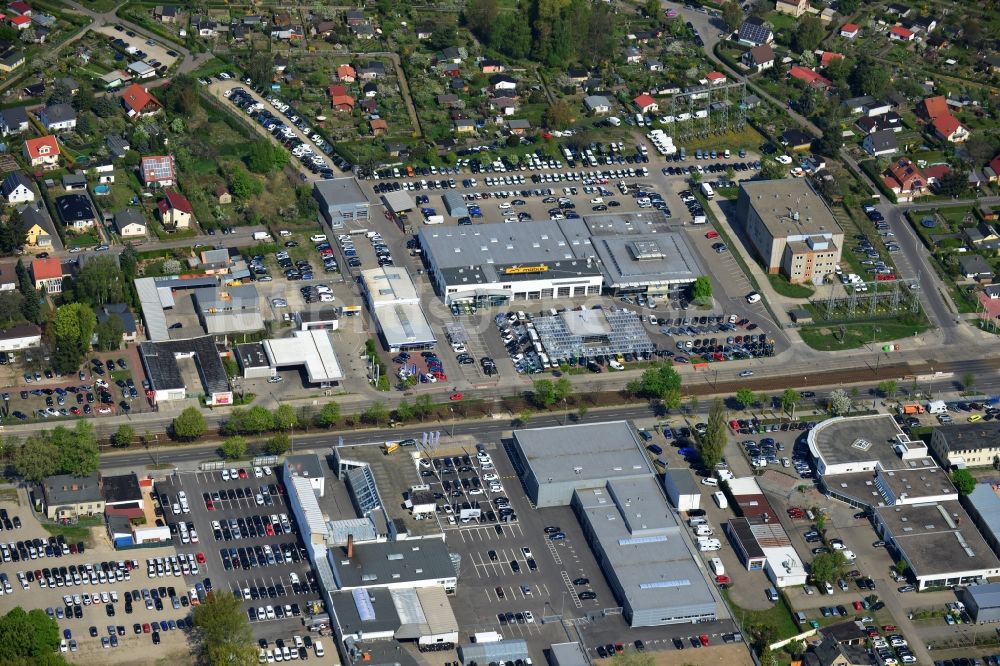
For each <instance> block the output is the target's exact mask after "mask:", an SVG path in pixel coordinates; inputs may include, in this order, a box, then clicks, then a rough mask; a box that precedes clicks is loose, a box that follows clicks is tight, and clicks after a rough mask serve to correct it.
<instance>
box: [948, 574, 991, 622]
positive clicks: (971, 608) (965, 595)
mask: <svg viewBox="0 0 1000 666" xmlns="http://www.w3.org/2000/svg"><path fill="white" fill-rule="evenodd" d="M956 593H957V594H958V598H959V600H960V601H962V603H964V604H965V610H966V611H967V612H968V613H969V615H971V616H972V619H973V620H974V621H975V622H977V623H979V624H983V623H984V622H1000V583H988V584H986V585H970V586H969V587H960V588H958V589H957V590H956Z"/></svg>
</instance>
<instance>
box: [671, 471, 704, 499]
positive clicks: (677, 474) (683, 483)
mask: <svg viewBox="0 0 1000 666" xmlns="http://www.w3.org/2000/svg"><path fill="white" fill-rule="evenodd" d="M667 476H669V477H670V478H671V479H672V480H673V482H674V487H675V488H677V491H678V492H679V493H681V494H682V495H700V494H701V490H700V489H699V488H698V484H697V483H695V481H694V475H693V474H692V473H691V470H689V469H680V468H673V467H671V468H668V469H667Z"/></svg>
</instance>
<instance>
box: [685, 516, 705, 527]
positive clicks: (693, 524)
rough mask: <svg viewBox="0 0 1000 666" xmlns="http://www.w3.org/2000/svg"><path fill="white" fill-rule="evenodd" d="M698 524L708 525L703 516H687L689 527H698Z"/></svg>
mask: <svg viewBox="0 0 1000 666" xmlns="http://www.w3.org/2000/svg"><path fill="white" fill-rule="evenodd" d="M699 525H708V521H707V520H705V519H704V518H688V526H689V527H698V526H699Z"/></svg>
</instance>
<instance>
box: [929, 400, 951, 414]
mask: <svg viewBox="0 0 1000 666" xmlns="http://www.w3.org/2000/svg"><path fill="white" fill-rule="evenodd" d="M927 413H928V414H947V413H948V405H946V404H945V402H944V400H934V401H931V402H928V403H927Z"/></svg>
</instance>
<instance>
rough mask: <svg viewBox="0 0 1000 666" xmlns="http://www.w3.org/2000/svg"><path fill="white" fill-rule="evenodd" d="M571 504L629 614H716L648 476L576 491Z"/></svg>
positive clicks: (670, 514)
mask: <svg viewBox="0 0 1000 666" xmlns="http://www.w3.org/2000/svg"><path fill="white" fill-rule="evenodd" d="M573 502H574V506H575V507H576V509H577V514H578V515H580V516H581V521H582V522H584V523H585V524H586V529H585V531H587V532H589V533H591V534H593V540H594V541H596V544H595V550H599V551H600V552H599V555H600V556H601V557H598V560H599V561H600V560H606V561H607V567H606V571H607V573H608V574H609V576H612V575H613V576H614V578H615V579H617V587H618V589H620V591H621V592H622V594H624V596H625V597H626V599H625V600H624V601H625V602H626V603H627V604H628V606H629V608H630V610H631V613H632V616H633V618H634V617H635V616H637V615H641V614H642V613H644V612H645V611H651V612H652V611H659V610H660V609H664V612H665V613H670V614H671V615H672V617H690V616H697V615H699V614H702V613H706V612H708V613H712V614H714V613H715V604H716V603H717V600H716V598H715V596H714V595H713V594H712V590H711V588H710V587H709V585H708V583H707V581H706V579H705V573H704V570H703V569H701V568H700V567H699V566H698V565H697V564H696V563H695V560H694V557H693V556H692V554H691V550H690V549H689V546H688V544H687V543H685V534H684V531H683V529H682V528H681V527H680V526H679V525H678V524H677V521H676V519H675V517H674V516H675V514H674V513H673V511H672V510H671V509H670V507H669V506H667V503H666V500H665V498H664V497H663V493H662V492H661V491H660V488H659V486H658V484H657V482H656V480H655V479H654V478H653V477H652V476H647V477H644V478H639V479H614V480H611V481H609V482H608V484H607V486H605V487H601V488H587V489H584V490H577V491H576V496H575V497H574V499H573ZM633 622H634V623H636V622H635V620H633ZM636 624H638V623H636Z"/></svg>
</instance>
